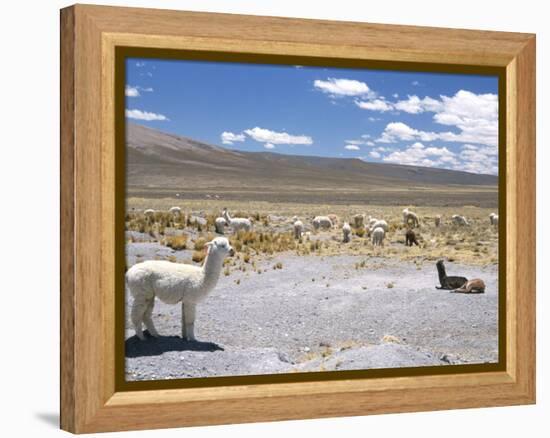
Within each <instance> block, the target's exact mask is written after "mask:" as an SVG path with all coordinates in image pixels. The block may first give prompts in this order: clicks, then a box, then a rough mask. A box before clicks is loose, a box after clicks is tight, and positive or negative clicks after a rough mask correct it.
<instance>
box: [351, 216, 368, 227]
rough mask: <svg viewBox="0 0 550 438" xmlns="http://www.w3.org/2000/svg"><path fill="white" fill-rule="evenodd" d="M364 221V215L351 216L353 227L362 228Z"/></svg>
mask: <svg viewBox="0 0 550 438" xmlns="http://www.w3.org/2000/svg"><path fill="white" fill-rule="evenodd" d="M364 223H365V215H363V214H356V215H355V216H353V226H354V227H355V228H363V224H364Z"/></svg>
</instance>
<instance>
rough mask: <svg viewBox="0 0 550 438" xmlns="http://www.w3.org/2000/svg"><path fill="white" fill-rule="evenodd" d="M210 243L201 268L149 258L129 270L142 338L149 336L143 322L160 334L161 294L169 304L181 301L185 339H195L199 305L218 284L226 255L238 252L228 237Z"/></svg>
mask: <svg viewBox="0 0 550 438" xmlns="http://www.w3.org/2000/svg"><path fill="white" fill-rule="evenodd" d="M206 246H207V251H208V253H207V254H206V258H205V260H204V264H203V265H202V266H201V267H198V266H193V265H185V264H180V263H172V262H167V261H162V260H149V261H146V262H142V263H138V264H136V265H134V266H132V267H131V268H130V269H128V272H126V283H127V284H128V287H129V288H130V292H131V294H132V296H133V298H134V302H133V304H132V314H131V318H132V323H133V325H134V328H135V330H136V336H137V337H138V338H139V339H141V340H144V339H145V336H144V335H143V331H142V329H143V327H142V324H143V323H145V326H146V327H147V329H148V330H149V333H150V334H151V335H152V336H154V337H158V336H159V333H158V332H157V330H156V329H155V326H154V325H153V320H152V318H151V317H152V314H153V307H154V305H155V297H157V298H158V299H159V300H161V301H162V302H164V303H166V304H177V303H179V302H180V301H181V303H182V327H181V335H182V338H186V339H187V340H189V341H194V340H195V331H194V329H195V307H196V305H197V303H198V302H199V301H201V300H202V299H204V297H205V296H206V295H207V294H208V292H210V291H211V290H212V289H214V287H215V286H216V283H217V282H218V278H219V276H220V272H221V270H222V266H223V260H224V259H225V257H226V256H227V255H233V253H234V251H233V248H232V247H231V245H230V244H229V241H228V240H227V239H226V238H225V237H216V238H215V239H214V240H212V241H211V242H208V243H207V244H206Z"/></svg>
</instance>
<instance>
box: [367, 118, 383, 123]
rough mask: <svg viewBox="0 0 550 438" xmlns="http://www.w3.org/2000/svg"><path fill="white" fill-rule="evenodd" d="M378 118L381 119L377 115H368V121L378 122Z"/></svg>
mask: <svg viewBox="0 0 550 438" xmlns="http://www.w3.org/2000/svg"><path fill="white" fill-rule="evenodd" d="M379 120H381V119H379V118H378V117H369V122H378V121H379Z"/></svg>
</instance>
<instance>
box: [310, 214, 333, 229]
mask: <svg viewBox="0 0 550 438" xmlns="http://www.w3.org/2000/svg"><path fill="white" fill-rule="evenodd" d="M312 223H313V228H315V230H319V228H321V229H325V230H328V229H330V228H332V225H333V222H332V221H331V220H330V218H329V217H328V216H315V217H314V218H313V222H312Z"/></svg>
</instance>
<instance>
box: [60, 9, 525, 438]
mask: <svg viewBox="0 0 550 438" xmlns="http://www.w3.org/2000/svg"><path fill="white" fill-rule="evenodd" d="M118 46H126V47H153V48H170V49H185V50H194V51H216V52H227V53H233V52H238V53H251V54H265V55H290V56H302V57H324V58H334V59H340V58H346V59H365V60H372V61H379V62H382V63H383V62H395V61H399V62H408V63H411V65H413V64H422V63H437V64H453V65H469V66H487V67H498V68H502V69H503V71H504V72H505V78H506V127H505V129H506V169H505V170H506V187H505V192H506V209H507V215H506V218H505V225H504V227H505V231H506V248H507V253H506V256H507V257H506V317H505V320H504V321H502V320H501V323H504V324H506V334H507V337H506V347H507V348H506V369H505V370H504V371H495V372H483V373H481V372H480V373H468V374H451V375H435V376H410V377H387V378H369V379H360V380H357V379H355V380H336V381H331V382H300V383H277V384H262V385H233V386H217V387H202V388H184V389H167V390H150V391H149V390H147V391H118V392H117V391H116V389H115V378H114V362H115V359H114V356H115V345H114V336H113V335H112V334H113V330H114V319H115V308H114V282H115V280H114V278H115V273H114V263H113V252H114V251H113V248H114V242H115V228H114V226H113V223H114V217H115V206H114V187H115V176H114V175H115V163H114V161H115V160H114V144H115V128H114V126H115V124H114V101H113V95H114V81H115V74H114V71H115V64H114V63H115V56H114V55H115V49H116V47H118ZM503 189H504V188H502V187H501V190H503ZM520 229H521V238H519V230H520ZM61 236H62V240H61V427H62V428H63V429H65V430H68V431H71V432H74V433H89V432H100V431H113V430H132V429H146V428H163V427H177V426H194V425H205V424H224V423H235V422H252V421H269V420H285V419H299V418H320V417H331V416H349V415H366V414H376V413H388V412H411V411H425V410H440V409H453V408H467V407H468V408H469V407H484V406H505V405H516V404H529V403H534V402H535V36H534V35H531V34H520V33H505V32H487V31H473V30H458V29H440V28H427V27H413V26H393V25H381V24H367V23H351V22H334V21H318V20H302V19H291V18H274V17H255V16H244V15H230V14H211V13H199V12H178V11H166V10H153V9H135V8H118V7H105V6H91V5H86V6H85V5H76V6H71V7H69V8H66V9H63V10H62V11H61Z"/></svg>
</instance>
